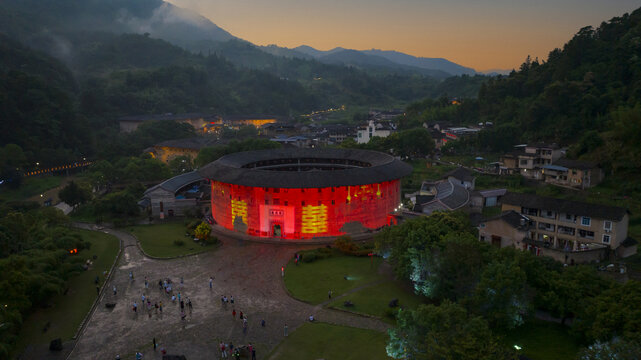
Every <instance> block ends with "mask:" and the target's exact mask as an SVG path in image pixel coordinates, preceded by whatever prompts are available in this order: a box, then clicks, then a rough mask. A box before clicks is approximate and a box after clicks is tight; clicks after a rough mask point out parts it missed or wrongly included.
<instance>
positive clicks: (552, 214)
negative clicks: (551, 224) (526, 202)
mask: <svg viewBox="0 0 641 360" xmlns="http://www.w3.org/2000/svg"><path fill="white" fill-rule="evenodd" d="M541 217H543V218H546V219H556V213H555V212H554V211H547V210H541Z"/></svg>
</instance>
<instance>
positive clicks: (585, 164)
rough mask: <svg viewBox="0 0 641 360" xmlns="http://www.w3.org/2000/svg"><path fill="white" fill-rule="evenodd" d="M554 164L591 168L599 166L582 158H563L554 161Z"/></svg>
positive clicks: (569, 167)
mask: <svg viewBox="0 0 641 360" xmlns="http://www.w3.org/2000/svg"><path fill="white" fill-rule="evenodd" d="M554 165H557V166H563V167H565V168H568V169H580V170H589V169H594V168H596V167H598V166H597V165H596V164H595V163H593V162H589V161H582V160H570V159H565V158H561V159H559V160H557V161H555V162H554Z"/></svg>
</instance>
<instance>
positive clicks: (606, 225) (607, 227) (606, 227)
mask: <svg viewBox="0 0 641 360" xmlns="http://www.w3.org/2000/svg"><path fill="white" fill-rule="evenodd" d="M603 230H605V231H610V230H612V221H604V222H603Z"/></svg>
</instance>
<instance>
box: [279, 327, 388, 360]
mask: <svg viewBox="0 0 641 360" xmlns="http://www.w3.org/2000/svg"><path fill="white" fill-rule="evenodd" d="M284 339H285V340H284V341H283V342H281V343H280V344H279V345H278V347H276V349H275V350H274V351H273V352H272V354H271V356H270V357H269V359H270V360H279V359H299V360H316V359H325V360H334V359H340V360H352V359H353V360H361V359H367V360H377V359H381V360H383V359H389V358H388V357H387V355H386V353H385V342H386V341H387V334H385V333H382V332H378V331H374V330H364V329H357V328H352V327H347V326H338V325H330V324H325V323H315V324H311V323H306V324H303V325H302V326H301V327H299V328H298V329H296V331H293V332H291V333H290V334H289V336H288V337H287V338H284Z"/></svg>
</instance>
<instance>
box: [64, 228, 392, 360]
mask: <svg viewBox="0 0 641 360" xmlns="http://www.w3.org/2000/svg"><path fill="white" fill-rule="evenodd" d="M80 226H82V227H85V228H90V227H91V226H90V225H86V224H85V225H80ZM103 231H104V232H106V233H109V234H112V235H114V236H117V237H118V238H119V239H121V240H122V242H123V254H122V256H121V258H120V261H119V263H118V264H117V265H116V267H115V269H114V274H113V276H112V278H111V280H110V282H109V283H108V284H107V285H106V286H107V290H108V291H105V292H104V293H103V295H102V296H101V297H100V299H99V300H98V301H99V304H98V306H97V307H96V308H95V311H94V312H93V314H91V315H90V317H89V319H88V321H87V324H86V326H85V328H84V330H83V332H82V333H81V335H80V336H79V338H78V341H77V343H76V346H75V348H74V350H73V351H72V353H71V355H70V357H69V358H70V359H90V358H100V359H113V358H115V356H116V354H120V356H121V357H122V358H123V359H124V358H127V357H133V354H135V352H136V351H141V352H143V353H144V355H145V359H161V358H162V356H161V355H160V351H156V352H154V351H153V347H152V345H151V344H152V339H153V338H154V337H155V338H156V341H157V342H158V343H159V344H160V346H163V347H165V348H166V349H167V352H168V353H169V354H181V355H185V356H186V357H187V358H188V359H190V360H193V359H211V358H215V357H217V356H218V354H219V351H218V343H219V342H220V341H233V342H234V344H236V345H242V344H247V343H249V342H251V343H253V344H254V345H255V346H256V349H257V355H258V357H259V358H264V356H266V355H267V354H269V353H270V352H271V351H272V349H273V348H274V347H275V346H276V345H277V344H278V343H279V342H280V341H281V340H282V339H283V326H284V324H285V323H287V325H288V327H289V329H290V332H293V331H294V330H295V329H296V328H297V327H299V326H300V325H302V324H303V323H304V322H305V321H306V319H307V318H308V317H309V315H310V314H314V316H315V317H316V319H318V320H319V321H322V322H328V323H332V324H337V325H348V326H352V327H358V328H364V329H373V330H378V331H385V330H386V329H387V328H388V327H389V325H388V324H386V323H384V322H382V321H380V320H378V319H375V318H369V317H363V316H358V315H355V314H350V313H346V312H342V311H335V310H331V309H326V308H324V307H323V305H325V303H323V304H320V305H311V304H307V303H304V302H301V301H298V300H295V299H293V298H291V297H290V296H289V295H288V294H287V291H286V289H285V287H284V284H283V281H282V278H281V273H280V267H281V266H283V265H286V264H287V262H288V260H289V259H291V257H292V256H293V254H294V253H295V252H296V251H299V250H301V249H304V248H309V246H303V245H297V246H291V245H273V244H261V243H248V242H244V241H238V240H235V239H229V238H224V237H221V241H222V242H223V246H221V247H220V248H219V249H218V250H216V251H214V252H208V253H204V254H199V255H194V256H190V257H184V258H178V259H172V260H156V259H150V258H148V257H145V256H144V254H143V253H142V252H141V251H140V249H139V248H138V246H136V244H137V241H136V238H135V237H133V236H132V235H131V234H129V233H127V232H123V231H119V230H114V229H104V230H103ZM130 271H132V272H133V274H134V277H135V279H134V280H133V281H131V280H130V279H129V272H130ZM145 276H146V277H147V278H148V279H149V289H145V287H144V278H145ZM210 276H214V277H215V280H214V287H213V290H210V289H209V277H210ZM181 277H182V278H183V279H184V285H183V286H180V278H181ZM164 278H170V279H172V282H173V284H174V293H177V292H178V291H180V292H181V295H182V297H183V298H186V297H189V298H190V299H191V301H192V303H193V305H194V309H193V313H191V314H189V312H187V314H188V315H187V317H186V320H181V318H180V307H179V306H178V304H173V303H172V302H171V299H170V298H169V297H168V296H167V295H165V294H164V292H163V291H162V290H160V289H159V287H158V280H159V279H164ZM114 285H115V286H116V289H117V294H116V295H114V294H113V291H112V290H111V289H112V288H113V286H114ZM369 285H370V286H373V285H375V284H374V283H372V284H369ZM366 286H367V285H366ZM363 287H365V286H363ZM354 291H356V290H354ZM143 293H144V294H145V295H146V296H147V297H149V298H151V303H152V304H153V303H154V302H158V301H162V303H163V312H162V313H158V314H157V313H155V311H153V310H152V312H151V315H149V313H148V312H147V310H146V306H142V305H141V295H142V294H143ZM222 295H227V296H228V297H229V296H231V295H233V296H234V298H235V303H234V304H233V305H232V304H227V305H222V304H221V301H220V298H221V296H222ZM335 299H336V298H334V299H333V300H335ZM134 301H136V302H137V303H138V311H137V312H136V313H134V312H133V311H132V304H133V302H134ZM106 303H115V304H116V305H115V307H114V308H113V309H107V308H106V307H105V304H106ZM232 309H235V310H236V312H237V313H240V311H242V312H243V313H244V314H246V316H247V317H248V320H249V326H248V331H247V334H243V329H242V322H241V321H240V320H238V318H236V319H234V318H233V317H232V315H231V312H232ZM262 319H264V320H265V321H266V326H265V327H264V328H263V327H261V326H260V320H262Z"/></svg>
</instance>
